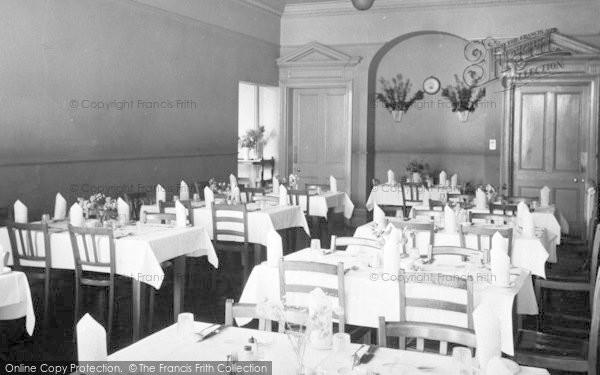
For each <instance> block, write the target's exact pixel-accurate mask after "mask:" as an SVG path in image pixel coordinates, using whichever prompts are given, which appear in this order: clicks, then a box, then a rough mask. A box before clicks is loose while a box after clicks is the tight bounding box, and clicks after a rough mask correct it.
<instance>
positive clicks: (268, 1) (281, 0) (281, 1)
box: [251, 0, 331, 12]
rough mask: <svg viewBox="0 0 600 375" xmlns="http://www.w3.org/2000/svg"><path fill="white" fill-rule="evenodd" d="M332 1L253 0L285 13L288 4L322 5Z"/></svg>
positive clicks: (252, 0)
mask: <svg viewBox="0 0 600 375" xmlns="http://www.w3.org/2000/svg"><path fill="white" fill-rule="evenodd" d="M327 1H331V0H251V2H256V3H262V4H264V5H266V6H268V7H269V8H273V9H276V10H277V11H279V12H283V9H284V8H285V6H286V5H287V4H310V3H322V2H327Z"/></svg>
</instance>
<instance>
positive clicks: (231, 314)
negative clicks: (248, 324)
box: [225, 298, 272, 332]
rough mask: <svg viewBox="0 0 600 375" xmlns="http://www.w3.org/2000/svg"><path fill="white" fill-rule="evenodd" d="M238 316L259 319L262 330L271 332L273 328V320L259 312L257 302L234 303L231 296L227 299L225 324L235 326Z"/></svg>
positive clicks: (259, 327)
mask: <svg viewBox="0 0 600 375" xmlns="http://www.w3.org/2000/svg"><path fill="white" fill-rule="evenodd" d="M236 318H251V319H253V320H254V319H258V329H259V330H260V331H269V332H270V331H271V330H272V325H271V321H270V320H268V319H265V318H264V317H261V316H259V315H258V314H257V312H256V304H254V303H234V302H233V300H232V299H231V298H228V299H227V300H226V301H225V325H226V326H228V327H233V324H234V319H236Z"/></svg>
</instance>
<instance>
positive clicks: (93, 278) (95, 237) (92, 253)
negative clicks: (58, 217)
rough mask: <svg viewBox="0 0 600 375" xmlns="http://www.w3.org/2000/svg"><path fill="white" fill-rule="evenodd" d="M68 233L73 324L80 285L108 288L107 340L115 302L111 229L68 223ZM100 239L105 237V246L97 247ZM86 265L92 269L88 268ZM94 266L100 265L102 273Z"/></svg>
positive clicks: (76, 311)
mask: <svg viewBox="0 0 600 375" xmlns="http://www.w3.org/2000/svg"><path fill="white" fill-rule="evenodd" d="M69 236H70V238H71V247H72V249H73V258H74V259H75V324H76V323H77V321H79V307H80V295H81V286H83V285H85V286H94V287H101V288H108V319H107V320H108V324H107V326H108V334H107V341H108V342H109V343H110V336H111V332H112V322H113V314H114V305H115V269H116V265H115V261H116V257H115V239H114V235H113V231H112V229H111V228H80V227H74V226H72V225H71V224H69ZM103 240H104V241H106V246H108V249H101V248H100V242H102V241H103ZM80 244H81V245H80ZM80 246H81V247H80ZM90 247H91V249H90ZM106 250H108V251H106ZM101 255H102V256H101ZM107 257H108V259H106V258H107ZM90 268H92V269H94V270H95V271H90ZM97 269H102V270H104V271H105V272H106V273H103V272H100V271H97Z"/></svg>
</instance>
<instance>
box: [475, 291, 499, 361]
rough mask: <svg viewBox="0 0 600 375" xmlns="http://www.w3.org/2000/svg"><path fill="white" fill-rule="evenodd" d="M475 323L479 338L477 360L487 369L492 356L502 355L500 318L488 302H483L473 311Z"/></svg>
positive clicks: (476, 333) (477, 338) (477, 337)
mask: <svg viewBox="0 0 600 375" xmlns="http://www.w3.org/2000/svg"><path fill="white" fill-rule="evenodd" d="M473 325H474V328H475V335H476V340H477V351H476V357H477V361H478V362H479V368H482V369H485V368H487V364H488V362H489V361H490V360H491V359H492V358H495V357H500V356H501V355H502V350H501V346H500V345H501V341H500V320H499V319H498V317H497V316H496V313H495V311H494V310H493V309H492V308H491V307H490V306H489V305H488V304H487V303H481V304H480V305H479V306H478V307H477V308H476V309H475V311H474V312H473Z"/></svg>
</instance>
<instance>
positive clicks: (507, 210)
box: [489, 203, 517, 216]
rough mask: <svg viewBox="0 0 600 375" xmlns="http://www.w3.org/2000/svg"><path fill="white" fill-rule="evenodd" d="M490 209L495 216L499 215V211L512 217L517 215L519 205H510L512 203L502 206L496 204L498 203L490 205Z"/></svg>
mask: <svg viewBox="0 0 600 375" xmlns="http://www.w3.org/2000/svg"><path fill="white" fill-rule="evenodd" d="M489 209H490V214H492V215H494V214H498V211H502V215H505V216H506V215H508V214H510V215H511V216H515V215H516V214H517V205H516V204H510V203H501V204H496V203H490V204H489Z"/></svg>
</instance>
